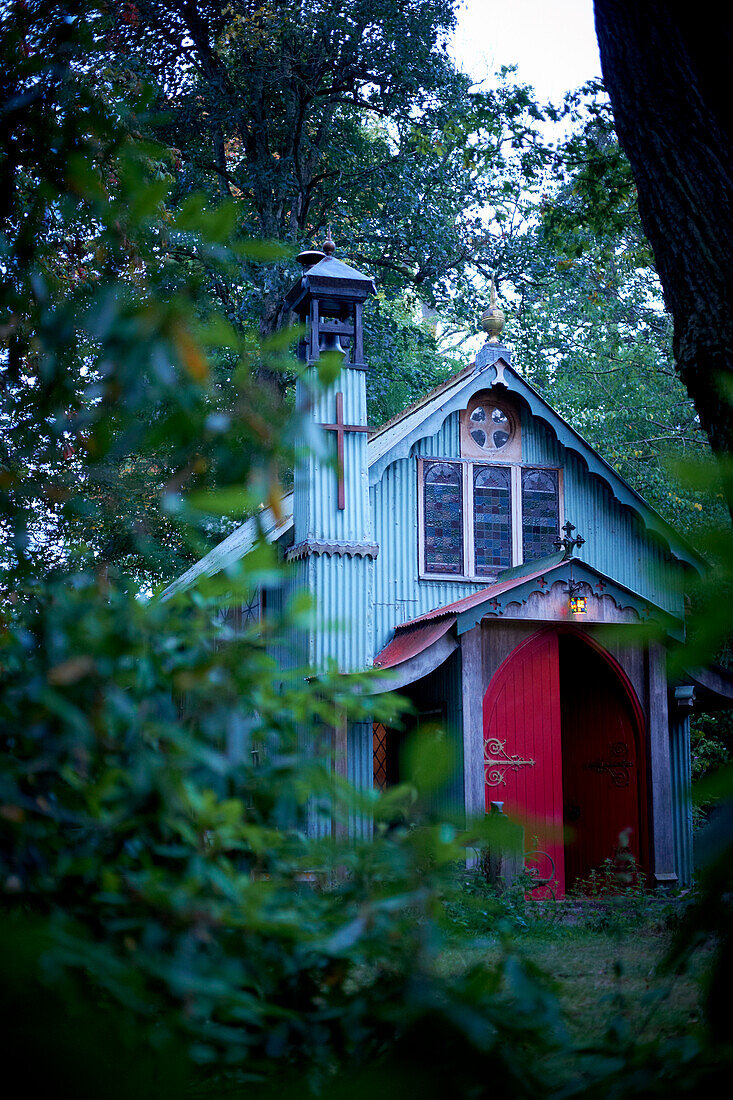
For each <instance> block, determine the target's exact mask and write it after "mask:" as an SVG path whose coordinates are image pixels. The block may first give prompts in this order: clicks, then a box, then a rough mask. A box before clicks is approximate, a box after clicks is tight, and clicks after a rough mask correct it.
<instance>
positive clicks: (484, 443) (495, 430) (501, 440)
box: [468, 404, 514, 451]
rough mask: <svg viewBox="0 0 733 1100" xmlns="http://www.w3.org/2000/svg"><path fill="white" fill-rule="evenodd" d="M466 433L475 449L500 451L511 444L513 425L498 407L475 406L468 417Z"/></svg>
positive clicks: (487, 405) (489, 405)
mask: <svg viewBox="0 0 733 1100" xmlns="http://www.w3.org/2000/svg"><path fill="white" fill-rule="evenodd" d="M468 431H469V434H470V436H471V439H472V440H473V442H474V443H475V444H476V446H477V447H481V449H482V450H485V451H500V450H502V448H504V447H506V445H507V443H509V442H511V439H512V437H513V435H514V425H513V423H512V421H511V420H510V418H509V417H508V416H507V414H506V413H505V412H504V410H503V409H500V408H499V406H498V405H491V404H486V405H477V406H476V408H475V409H473V411H472V412H471V413H470V415H469V418H468Z"/></svg>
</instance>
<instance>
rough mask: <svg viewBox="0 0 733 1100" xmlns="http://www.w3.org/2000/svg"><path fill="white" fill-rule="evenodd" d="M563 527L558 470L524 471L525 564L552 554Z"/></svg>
mask: <svg viewBox="0 0 733 1100" xmlns="http://www.w3.org/2000/svg"><path fill="white" fill-rule="evenodd" d="M559 525H560V510H559V503H558V491H557V470H523V471H522V547H523V551H524V560H525V561H534V560H535V558H543V557H544V556H545V555H546V554H551V553H552V551H553V550H554V549H555V546H554V542H555V539H556V538H557V536H558V533H559Z"/></svg>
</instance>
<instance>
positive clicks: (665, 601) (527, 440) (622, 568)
mask: <svg viewBox="0 0 733 1100" xmlns="http://www.w3.org/2000/svg"><path fill="white" fill-rule="evenodd" d="M522 461H523V462H526V463H533V462H537V463H538V464H543V463H544V464H548V465H553V466H554V465H556V466H561V467H562V468H563V471H564V472H563V497H564V502H565V519H566V520H567V519H569V520H570V522H571V523H574V524H575V526H576V527H577V529H578V533H579V534H581V535H582V536H583V538H584V539H585V540H586V544H585V546H584V547H583V548H582V550H581V552H580V555H579V556H580V557H581V558H582V560H583V561H587V562H588V564H589V565H593V566H594V567H595V568H596V569H600V570H601V572H603V573H605V574H607V576H609V577H612V578H613V579H614V580H617V581H619V582H620V583H621V584H624V585H626V587H627V588H631V589H632V590H633V591H635V592H639V593H640V595H642V596H645V597H646V598H647V599H649V600H652V601H653V602H654V603H656V604H658V605H659V607H663V608H664V609H665V610H666V611H669V612H671V613H672V614H674V615H681V614H682V612H683V602H682V600H683V595H682V592H683V573H682V568H681V566H679V564H676V563H674V564H671V563H669V562H667V561H665V548H664V547H663V546H662V545H661V544H660V542H659V541H658V540H657V539H656V538H655V537H654V536H653V535H650V534H649V533H648V532H647V531H646V530H645V529H644V527H643V525H642V523H641V521H640V520H639V519H638V517H637V516H636V515H635V514H634V513H633V512H632V511H631V510H630V509H629V508H625V507H624V506H623V505H621V504H619V503H618V501H616V500H615V499H614V497H613V494H612V493H611V490H610V489H609V488H608V486H607V485H606V484H605V483H604V482H602V481H601V480H600V479H599V478H597V477H595V476H593V475H592V474H589V473H588V471H587V469H586V468H585V466H584V464H583V462H582V460H581V459H580V458H579V457H578V456H577V455H576V454H573V453H572V452H571V451H567V450H566V449H565V448H564V447H562V446H560V444H559V443H558V442H557V440H556V439H555V438H554V436H553V435H552V433H551V432H550V430H549V429H548V428H547V427H546V426H545V425H544V424H542V423H541V422H539V421H536V420H534V419H533V418H532V417H530V416H529V414H528V413H526V412H524V413H523V419H522Z"/></svg>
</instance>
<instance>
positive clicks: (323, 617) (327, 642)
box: [306, 554, 374, 672]
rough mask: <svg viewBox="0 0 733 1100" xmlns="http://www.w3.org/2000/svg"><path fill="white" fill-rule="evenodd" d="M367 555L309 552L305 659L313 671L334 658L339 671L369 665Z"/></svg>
mask: <svg viewBox="0 0 733 1100" xmlns="http://www.w3.org/2000/svg"><path fill="white" fill-rule="evenodd" d="M373 569H374V563H373V561H372V560H371V559H370V558H362V557H352V556H350V555H348V556H347V555H341V554H314V555H312V556H311V557H309V558H308V560H307V563H306V570H307V577H308V588H309V590H310V591H311V592H312V593H313V594H314V597H315V602H316V606H315V610H314V618H313V630H312V631H311V632H310V639H309V649H308V660H309V663H310V664H311V666H312V667H313V668H315V669H324V668H326V667H327V666H328V664H329V662H330V661H335V662H336V664H337V665H338V669H339V672H353V671H356V670H359V669H364V668H368V667H370V666H371V663H372V657H373V653H372V650H371V638H372V634H373V601H372V577H373Z"/></svg>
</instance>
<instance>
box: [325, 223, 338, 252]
mask: <svg viewBox="0 0 733 1100" xmlns="http://www.w3.org/2000/svg"><path fill="white" fill-rule="evenodd" d="M323 251H324V252H325V253H326V255H327V256H333V254H334V252H335V251H336V244H335V242H334V240H333V237H332V236H331V226H330V225H329V227H328V236H327V237H326V239H325V241H324V242H323Z"/></svg>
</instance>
